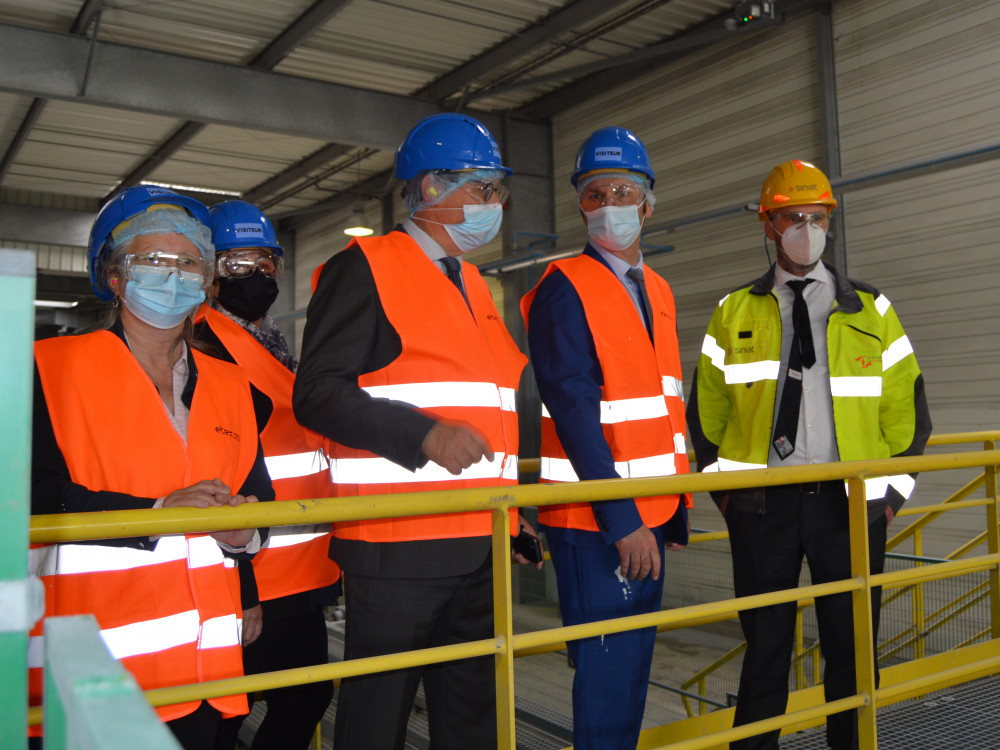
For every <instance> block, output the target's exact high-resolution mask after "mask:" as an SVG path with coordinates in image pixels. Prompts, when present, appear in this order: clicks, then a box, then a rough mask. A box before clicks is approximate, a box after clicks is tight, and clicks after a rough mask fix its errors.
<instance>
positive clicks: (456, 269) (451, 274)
mask: <svg viewBox="0 0 1000 750" xmlns="http://www.w3.org/2000/svg"><path fill="white" fill-rule="evenodd" d="M441 263H443V264H444V270H445V271H446V272H447V274H448V278H449V279H450V280H451V283H452V284H454V285H455V286H457V287H458V291H460V292H461V293H462V299H464V300H465V304H466V306H467V307H468V308H469V312H472V305H470V304H469V297H468V295H466V293H465V287H464V286H462V264H461V263H459V262H458V260H456V259H455V258H452V257H451V256H450V255H446V256H444V257H443V258H441Z"/></svg>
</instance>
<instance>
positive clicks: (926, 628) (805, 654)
mask: <svg viewBox="0 0 1000 750" xmlns="http://www.w3.org/2000/svg"><path fill="white" fill-rule="evenodd" d="M997 440H1000V431H981V432H964V433H942V434H937V435H933V436H931V438H930V440H928V445H929V446H942V445H967V444H974V443H980V444H982V445H983V447H984V449H985V450H991V449H992V448H993V447H994V446H995V442H996V441H997ZM986 477H987V470H984V472H983V473H982V474H980V475H979V476H977V477H976V478H975V479H973V480H972V481H970V482H968V483H967V484H966V485H964V486H963V487H962V488H961V489H959V490H958V491H956V492H955V493H953V494H952V495H950V496H949V497H948V498H947V499H945V500H944V501H943V502H942V503H941V504H940V505H936V506H926V505H925V506H919V507H915V508H906V509H904V510H902V511H901V512H900V513H899V516H901V517H903V516H919V518H918V519H917V520H916V521H914V522H913V523H911V524H910V525H908V526H906V527H905V528H903V529H902V530H901V531H900V532H898V533H897V534H895V535H894V536H893V537H891V538H890V539H889V540H888V541H887V543H886V550H887V551H891V550H892V549H895V548H898V547H899V546H900V545H901V544H902V543H903V542H905V541H906V540H908V539H912V540H913V543H914V551H913V556H914V557H916V558H919V557H922V556H923V532H924V529H926V528H927V527H928V526H929V525H930V524H931V523H933V522H934V521H935V520H937V519H938V518H940V517H941V516H943V515H944V514H945V513H946V512H949V511H952V510H957V509H962V508H969V507H980V506H986V505H987V504H988V503H990V496H987V497H986V498H984V499H981V500H973V501H969V502H965V501H966V499H967V498H968V497H970V496H971V495H972V493H973V492H975V491H976V490H979V489H981V488H983V487H984V486H985V485H986ZM994 494H995V493H994ZM987 536H988V531H987V530H986V529H984V530H983V531H982V532H981V533H979V534H977V535H976V536H974V537H973V538H972V539H971V540H970V541H968V542H966V543H965V544H963V545H961V546H960V547H959V548H958V549H956V550H955V551H954V552H952V553H950V554H949V555H947V556H946V558H945V559H948V560H957V559H960V558H962V557H964V556H965V555H967V554H968V553H969V552H971V551H972V550H973V549H975V548H976V547H977V546H979V545H981V544H982V543H983V542H984V541H985V540H986V539H987ZM706 537H708V538H711V539H728V537H729V534H728V532H726V531H721V532H713V533H712V534H711V535H692V543H694V542H696V541H706V540H707V538H706ZM914 562H915V565H916V566H917V567H921V566H923V565H924V564H925V562H921V561H920V560H915V561H914ZM906 594H910V595H911V597H912V599H911V616H912V622H913V624H912V626H911V627H910V628H908V629H906V630H903V631H901V632H899V633H896V634H895V635H894V636H892V637H890V638H888V639H886V640H885V641H884V642H883V643H882V644H881V649H880V653H879V657H880V658H883V659H884V658H887V657H891V656H894V655H897V654H898V653H900V652H901V651H902V650H903V649H905V648H908V647H912V648H913V649H914V654H915V656H916V658H918V659H919V658H922V657H924V656H925V655H926V647H925V644H926V640H927V638H928V636H930V635H931V634H933V633H934V632H935V631H938V630H941V629H943V628H945V627H946V626H947V625H948V624H949V623H950V622H952V621H953V620H954V619H955V618H957V617H958V616H960V615H961V614H963V613H964V612H966V611H967V610H969V609H971V608H972V607H974V606H975V605H977V604H979V603H980V602H982V601H983V600H984V599H985V598H986V597H987V596H989V591H988V584H980V585H978V586H975V587H974V588H972V589H971V590H969V591H966V592H962V593H961V594H959V595H958V596H957V597H956V598H955V599H954V600H952V601H950V602H946V603H945V604H943V605H941V606H940V607H938V608H937V609H936V610H933V611H931V612H928V611H927V610H926V606H925V600H924V584H923V583H915V584H913V585H911V586H904V587H900V588H899V589H897V590H895V591H893V592H892V593H891V594H887V595H885V596H884V597H883V599H882V604H883V607H884V606H885V605H887V604H890V603H892V602H893V601H895V600H897V599H899V598H901V597H904V596H905V595H906ZM813 604H814V601H813V600H812V599H800V600H799V607H798V612H797V614H796V627H795V646H794V651H793V655H792V669H793V674H794V676H795V685H796V688H797V689H802V688H805V687H807V686H810V685H818V684H820V682H821V680H820V655H819V642H818V641H814V642H813V643H811V644H810V645H809V646H806V645H805V640H804V629H803V617H802V614H803V610H805V609H807V608H809V607H811V606H813ZM988 633H989V631H983V632H980V633H978V634H976V635H975V636H973V637H971V638H969V639H967V640H966V641H964V642H963V643H961V644H959V646H960V647H961V646H965V645H970V644H971V643H975V642H977V641H980V640H982V639H984V638H987V637H988ZM745 647H746V644H745V643H742V644H740V645H738V646H737V647H736V648H734V649H733V650H732V651H731V652H729V653H727V654H724V655H723V656H721V657H720V658H718V659H717V660H715V661H714V662H713V663H712V664H710V665H708V666H707V667H705V668H703V669H701V670H700V671H699V672H698V673H697V674H695V675H694V676H692V677H691V678H690V679H688V680H687V681H686V682H684V683H683V684H682V685H681V690H688V689H690V688H697V690H698V694H699V695H700V696H701V697H702V698H704V699H706V700H703V701H698V713H703V712H704V710H705V707H706V706H707V705H708V703H709V701H708V700H707V696H708V693H707V678H708V677H709V676H710V675H711V674H712V673H713V672H716V671H718V670H720V669H721V668H723V667H724V666H725V665H726V664H727V663H728V662H729V661H731V660H732V658H733V657H734V656H735V655H736V654H738V653H742V651H743V650H744V649H745ZM807 664H808V666H810V667H811V674H810V675H808V676H807V674H806V666H807ZM683 702H684V706H685V709H686V711H687V713H688V716H694V715H695V711H694V709H693V708H692V706H691V702H690V699H689V698H688V697H687V696H685V697H684V699H683Z"/></svg>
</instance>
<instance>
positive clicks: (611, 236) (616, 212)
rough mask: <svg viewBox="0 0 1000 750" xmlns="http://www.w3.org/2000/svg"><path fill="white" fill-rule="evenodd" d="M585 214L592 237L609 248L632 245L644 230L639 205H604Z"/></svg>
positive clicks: (619, 248)
mask: <svg viewBox="0 0 1000 750" xmlns="http://www.w3.org/2000/svg"><path fill="white" fill-rule="evenodd" d="M583 215H584V216H586V217H587V233H588V234H590V239H592V240H593V241H594V242H596V243H597V244H598V245H600V246H601V247H603V248H605V249H607V250H612V251H621V250H625V249H626V248H629V247H631V246H632V243H633V242H635V240H636V238H637V237H638V236H639V232H641V231H642V220H641V219H640V218H639V206H603V207H602V208H598V209H597V210H595V211H586V212H584V214H583Z"/></svg>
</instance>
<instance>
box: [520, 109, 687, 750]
mask: <svg viewBox="0 0 1000 750" xmlns="http://www.w3.org/2000/svg"><path fill="white" fill-rule="evenodd" d="M654 180H655V175H654V173H653V170H652V168H651V167H650V163H649V155H648V154H647V153H646V148H645V146H644V145H643V144H642V141H640V140H639V139H638V138H637V137H636V136H635V134H634V133H632V132H631V131H630V130H626V129H625V128H618V127H608V128H602V129H600V130H597V131H595V132H594V133H592V134H591V136H590V137H589V138H587V140H586V141H584V143H583V145H582V146H581V147H580V151H579V153H578V154H577V157H576V168H575V170H574V172H573V175H572V178H571V181H572V183H573V186H574V187H575V188H576V191H577V201H578V205H579V210H580V215H581V217H582V219H583V223H584V224H585V225H586V227H587V233H588V234H589V235H590V242H589V243H588V244H587V247H586V248H585V249H584V250H583V252H582V253H581V254H580V255H578V256H576V257H574V258H567V259H565V260H559V261H555V262H554V263H551V264H550V265H549V267H548V269H546V271H545V274H544V275H543V277H542V279H541V281H539V283H538V285H537V286H536V287H535V288H534V289H533V290H532V291H531V292H529V293H528V294H527V295H525V297H524V299H522V301H521V311H522V314H523V315H524V321H525V325H526V326H527V329H528V343H529V346H530V349H531V361H532V366H533V367H534V372H535V379H536V381H537V383H538V393H539V395H540V396H541V399H542V402H543V404H544V407H545V408H544V409H543V414H542V431H541V432H542V446H541V480H542V481H544V482H571V481H577V480H581V479H583V480H587V479H618V478H625V479H628V478H635V477H652V476H663V475H668V474H682V473H686V472H687V471H688V459H687V449H686V445H685V434H686V427H685V422H684V402H683V390H682V387H681V366H680V355H679V353H678V347H677V318H676V314H675V312H674V300H673V295H672V293H671V291H670V287H669V285H668V284H667V282H666V281H664V280H663V278H662V277H660V276H659V275H658V274H657V273H656V272H655V271H653V270H652V269H650V268H649V267H648V266H646V265H645V264H644V263H643V257H642V251H641V250H640V249H639V237H640V233H641V231H642V225H643V222H645V221H646V219H648V218H649V217H650V215H651V214H652V213H653V204H654V202H655V197H654V195H653V183H654ZM687 507H690V497H687V496H678V495H659V496H655V497H644V498H622V499H620V500H611V501H607V502H601V503H570V504H566V505H555V506H547V507H545V508H540V509H539V513H538V520H539V523H540V525H541V526H542V527H543V528H544V529H545V532H546V538H547V540H548V543H549V550H550V552H551V553H552V563H553V565H554V566H555V570H556V580H557V583H558V589H559V607H560V609H561V611H562V617H563V623H564V624H565V625H577V624H580V623H585V622H594V621H596V620H604V619H609V618H613V617H625V616H629V615H639V614H646V613H648V612H655V611H657V610H658V609H659V608H660V599H661V598H662V595H663V579H664V576H663V575H662V568H663V551H664V547H665V545H666V546H669V547H670V548H671V549H679V548H680V547H682V546H684V545H686V544H687V510H686V508H687ZM655 637H656V629H655V628H646V629H644V630H641V631H627V632H624V633H615V634H611V635H603V636H599V637H595V638H587V639H583V640H580V641H575V642H572V643H570V644H568V646H569V654H570V659H571V660H572V662H573V663H574V664H575V665H576V675H575V677H574V680H573V746H574V747H575V748H576V749H577V750H597V749H600V750H604V749H607V750H610V749H611V748H614V750H620V749H621V748H634V747H635V746H636V743H637V742H638V740H639V731H640V729H641V727H642V715H643V710H644V709H645V704H646V685H647V682H648V680H649V671H650V665H651V662H652V657H653V645H654V641H655Z"/></svg>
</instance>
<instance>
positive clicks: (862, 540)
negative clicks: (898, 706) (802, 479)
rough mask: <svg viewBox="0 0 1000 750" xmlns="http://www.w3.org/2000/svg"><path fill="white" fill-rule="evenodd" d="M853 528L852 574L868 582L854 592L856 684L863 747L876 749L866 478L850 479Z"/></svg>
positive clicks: (873, 652)
mask: <svg viewBox="0 0 1000 750" xmlns="http://www.w3.org/2000/svg"><path fill="white" fill-rule="evenodd" d="M848 509H849V519H848V523H849V528H850V532H851V578H854V579H855V580H858V579H860V580H862V581H863V582H864V586H862V587H861V588H859V589H857V590H855V591H852V592H851V600H852V604H853V612H854V667H855V675H856V681H857V684H856V688H857V691H858V693H859V694H860V695H861V696H863V697H864V699H865V702H864V703H863V704H862V705H861V707H860V708H858V740H859V748H860V750H876V748H878V738H877V732H876V727H875V687H876V686H875V648H874V644H873V640H874V636H873V634H872V587H871V567H870V562H869V559H868V503H867V498H866V496H865V482H864V480H863V479H860V478H857V477H852V478H851V479H850V480H849V481H848Z"/></svg>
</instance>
